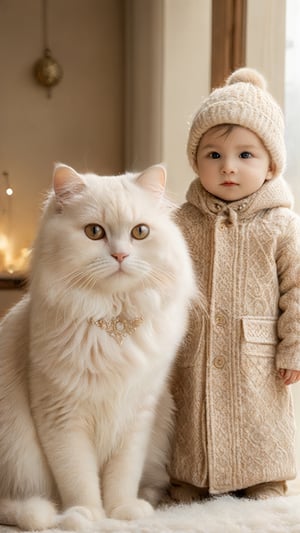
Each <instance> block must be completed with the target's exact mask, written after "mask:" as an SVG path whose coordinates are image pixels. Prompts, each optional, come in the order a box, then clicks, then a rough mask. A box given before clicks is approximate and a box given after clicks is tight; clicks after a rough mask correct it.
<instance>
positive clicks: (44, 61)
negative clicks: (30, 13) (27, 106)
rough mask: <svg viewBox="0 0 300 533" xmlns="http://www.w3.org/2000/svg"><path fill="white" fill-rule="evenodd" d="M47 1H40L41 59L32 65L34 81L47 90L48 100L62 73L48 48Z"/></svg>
mask: <svg viewBox="0 0 300 533" xmlns="http://www.w3.org/2000/svg"><path fill="white" fill-rule="evenodd" d="M47 7H48V5H47V0H42V28H43V45H44V54H43V57H41V58H40V59H38V60H37V61H36V63H35V64H34V77H35V79H36V81H37V82H38V83H39V84H40V85H43V87H46V88H47V89H48V91H47V95H48V97H49V98H50V96H51V89H52V87H54V85H57V84H58V83H59V81H60V80H61V78H62V75H63V71H62V68H61V66H60V65H59V63H58V62H57V61H56V59H54V58H53V57H52V54H51V50H50V48H49V46H48V27H47V26H48V24H47V22H48V21H47V15H48V12H47Z"/></svg>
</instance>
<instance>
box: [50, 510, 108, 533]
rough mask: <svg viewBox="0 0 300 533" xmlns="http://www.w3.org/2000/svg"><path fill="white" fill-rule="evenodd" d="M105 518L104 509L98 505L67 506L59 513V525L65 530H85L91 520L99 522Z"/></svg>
mask: <svg viewBox="0 0 300 533" xmlns="http://www.w3.org/2000/svg"><path fill="white" fill-rule="evenodd" d="M103 518H105V514H104V511H103V510H102V509H101V508H98V507H86V506H79V505H78V506H74V507H69V509H66V511H65V512H64V513H63V514H62V515H61V517H60V520H59V527H60V528H61V529H64V530H67V531H86V530H87V529H88V528H90V527H91V522H100V521H101V520H103Z"/></svg>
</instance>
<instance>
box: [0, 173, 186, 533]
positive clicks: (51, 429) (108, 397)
mask: <svg viewBox="0 0 300 533" xmlns="http://www.w3.org/2000/svg"><path fill="white" fill-rule="evenodd" d="M165 180H166V176H165V170H164V168H163V167H162V166H154V167H151V168H149V169H147V170H146V171H144V172H143V173H142V174H140V175H133V174H125V175H122V176H110V177H100V176H97V175H95V174H78V173H77V172H76V171H75V170H73V169H72V168H70V167H68V166H66V165H57V167H56V168H55V171H54V177H53V191H52V192H51V193H50V194H49V197H48V199H47V201H46V204H45V208H44V212H43V216H42V220H41V224H40V229H39V232H38V235H37V238H36V242H35V246H34V250H33V257H32V269H31V270H32V272H31V280H30V286H29V290H28V293H27V294H26V296H25V297H24V298H23V300H21V301H20V302H19V303H18V304H17V305H16V306H15V307H14V308H12V309H11V311H10V312H9V313H8V315H7V316H6V317H5V318H4V319H3V321H2V323H1V326H0V523H2V524H11V525H17V526H19V527H20V528H22V529H27V530H29V529H45V528H51V527H55V526H59V527H61V528H65V529H77V530H80V529H81V530H84V529H86V528H87V527H88V526H89V525H91V522H92V521H99V520H101V519H102V518H103V517H105V516H108V517H113V518H117V519H129V520H130V519H135V518H140V517H143V516H147V515H148V514H150V513H151V512H152V511H153V508H152V506H151V505H150V503H149V502H148V501H146V499H143V498H142V497H141V494H144V495H145V496H146V497H147V499H149V500H151V499H152V500H154V501H155V499H156V498H157V491H159V489H161V488H163V487H164V486H165V484H166V482H167V475H166V461H167V456H168V446H169V435H170V428H171V419H172V408H173V404H172V400H171V397H170V395H169V393H168V388H167V386H166V384H167V377H168V374H169V372H170V367H171V364H172V361H173V360H174V357H175V354H176V350H177V348H178V346H179V344H180V342H181V341H182V339H183V336H184V333H185V329H186V323H187V317H188V309H189V306H190V304H191V300H192V298H193V297H194V296H195V292H196V289H195V282H194V276H193V269H192V263H191V259H190V257H189V253H188V251H187V247H186V244H185V241H184V239H183V237H182V235H181V232H180V230H179V229H178V227H177V226H176V224H175V223H174V221H173V219H172V216H173V215H172V210H171V209H170V205H169V204H168V202H167V201H166V199H165V196H164V190H165ZM139 490H140V494H139Z"/></svg>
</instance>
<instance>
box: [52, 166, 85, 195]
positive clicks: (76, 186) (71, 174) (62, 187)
mask: <svg viewBox="0 0 300 533" xmlns="http://www.w3.org/2000/svg"><path fill="white" fill-rule="evenodd" d="M84 187H85V184H84V182H83V180H82V177H81V176H80V175H79V174H78V173H77V172H76V171H75V170H74V169H73V168H71V167H69V166H67V165H64V164H62V163H57V164H56V165H55V167H54V172H53V189H54V192H55V196H56V198H57V199H58V200H59V201H60V203H64V201H67V200H69V199H70V198H72V197H73V196H74V195H76V194H78V193H80V192H81V191H82V190H83V189H84Z"/></svg>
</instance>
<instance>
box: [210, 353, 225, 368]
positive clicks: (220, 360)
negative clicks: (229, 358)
mask: <svg viewBox="0 0 300 533" xmlns="http://www.w3.org/2000/svg"><path fill="white" fill-rule="evenodd" d="M213 365H214V366H215V367H216V368H223V366H224V365H225V357H223V355H218V356H217V357H215V358H214V360H213Z"/></svg>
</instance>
